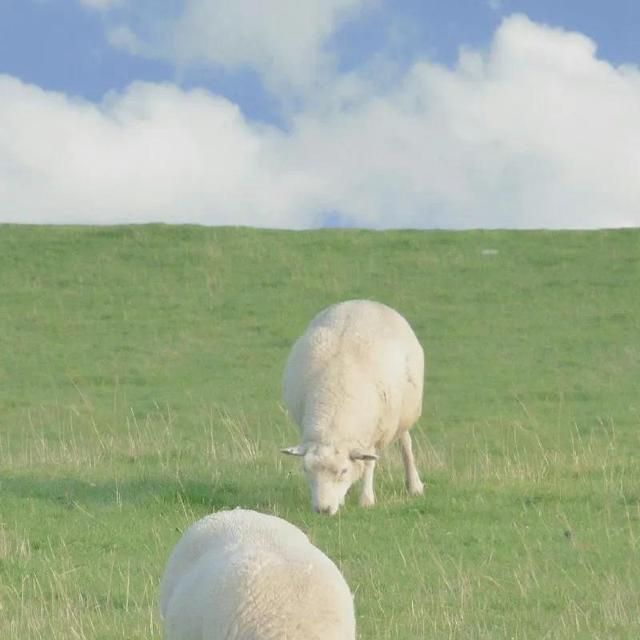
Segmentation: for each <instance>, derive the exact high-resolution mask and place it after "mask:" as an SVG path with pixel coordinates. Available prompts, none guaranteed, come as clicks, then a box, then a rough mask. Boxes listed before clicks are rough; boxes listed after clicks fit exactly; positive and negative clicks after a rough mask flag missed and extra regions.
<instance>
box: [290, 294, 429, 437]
mask: <svg viewBox="0 0 640 640" xmlns="http://www.w3.org/2000/svg"><path fill="white" fill-rule="evenodd" d="M423 377H424V354H423V351H422V347H421V346H420V343H419V342H418V340H417V338H416V336H415V334H414V332H413V330H412V329H411V327H410V325H409V323H408V322H407V321H406V320H405V319H404V318H403V317H402V316H401V315H400V314H399V313H398V312H397V311H395V310H393V309H391V308H390V307H388V306H386V305H384V304H381V303H378V302H373V301H371V300H350V301H347V302H342V303H340V304H336V305H333V306H331V307H329V308H328V309H325V310H324V311H322V312H321V313H319V314H318V315H317V316H316V317H315V318H314V319H313V320H312V321H311V323H310V324H309V327H308V328H307V330H306V332H305V333H304V335H303V336H302V337H300V338H299V339H298V340H297V341H296V343H295V344H294V346H293V349H292V350H291V354H290V356H289V359H288V361H287V365H286V367H285V374H284V381H283V383H284V400H285V404H286V405H287V407H288V408H289V411H290V412H291V414H292V416H293V419H294V420H295V421H296V422H297V423H298V425H299V426H300V427H301V430H302V436H303V441H309V440H311V441H315V442H322V443H335V442H336V440H342V441H347V442H349V441H355V442H360V443H361V444H362V445H363V446H370V445H374V446H376V447H384V446H386V445H387V444H389V442H391V440H393V439H394V438H396V437H397V436H399V435H400V433H402V432H403V431H405V430H407V429H409V428H410V427H411V426H412V425H413V424H414V423H415V422H416V420H417V419H418V418H419V417H420V414H421V411H422V390H423Z"/></svg>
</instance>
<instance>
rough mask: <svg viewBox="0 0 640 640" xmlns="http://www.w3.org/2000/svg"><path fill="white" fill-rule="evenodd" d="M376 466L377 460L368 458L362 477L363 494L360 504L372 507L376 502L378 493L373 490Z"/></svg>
mask: <svg viewBox="0 0 640 640" xmlns="http://www.w3.org/2000/svg"><path fill="white" fill-rule="evenodd" d="M375 468H376V461H375V460H366V461H365V463H364V475H363V477H362V495H361V496H360V505H361V506H363V507H372V506H373V505H374V504H375V503H376V494H375V493H374V492H373V471H374V469H375Z"/></svg>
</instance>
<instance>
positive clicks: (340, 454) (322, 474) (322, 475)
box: [283, 445, 377, 515]
mask: <svg viewBox="0 0 640 640" xmlns="http://www.w3.org/2000/svg"><path fill="white" fill-rule="evenodd" d="M283 452H284V453H288V454H291V455H299V456H303V465H304V472H305V474H306V476H307V480H308V482H309V488H310V490H311V506H312V507H313V510H314V511H316V512H319V513H328V514H329V515H335V514H336V513H337V512H338V509H339V508H340V507H341V506H342V505H343V504H344V499H345V496H346V495H347V491H349V488H350V487H351V485H352V484H353V483H354V482H357V481H358V480H359V479H360V477H361V476H362V472H363V470H364V460H367V459H375V458H376V457H377V456H375V455H373V454H363V453H359V452H354V451H352V450H349V449H347V448H340V447H332V446H327V445H311V446H310V447H308V448H305V447H291V448H290V449H283Z"/></svg>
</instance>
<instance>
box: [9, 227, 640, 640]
mask: <svg viewBox="0 0 640 640" xmlns="http://www.w3.org/2000/svg"><path fill="white" fill-rule="evenodd" d="M486 248H491V249H496V250H498V253H497V255H483V254H482V250H483V249H486ZM639 249H640V233H638V232H636V231H620V232H598V233H513V232H470V233H445V232H389V233H372V232H362V231H317V232H309V233H287V232H270V231H256V230H248V229H201V228H190V227H138V228H106V229H77V228H76V229H72V228H38V227H12V226H4V227H0V289H1V291H2V297H1V298H0V327H2V331H1V332H0V637H2V638H16V639H20V640H22V639H26V638H43V639H44V638H47V639H52V638H60V639H62V638H65V639H66V638H104V639H106V638H128V639H133V638H150V637H157V636H158V635H159V620H158V615H157V610H156V592H157V585H158V582H159V579H160V576H161V572H162V568H163V565H164V562H165V559H166V556H167V554H168V552H169V550H170V549H171V547H172V545H173V544H174V543H175V541H176V540H177V538H178V537H179V531H180V530H182V529H183V528H184V527H185V526H186V525H187V524H189V523H190V522H192V521H193V520H194V519H196V518H198V517H200V516H201V515H203V514H205V513H208V512H210V511H212V510H215V509H220V508H224V507H232V506H235V505H242V506H245V507H253V508H258V509H262V510H265V511H269V512H273V513H276V514H278V515H282V516H284V517H286V518H288V519H290V520H291V521H293V522H294V523H296V524H298V525H300V526H302V527H303V528H305V529H306V530H307V531H308V532H309V534H310V536H311V537H312V539H313V540H314V541H315V542H316V544H317V545H318V546H320V547H321V548H322V549H324V550H325V551H326V552H327V553H328V554H329V555H330V556H331V557H332V558H333V559H334V560H335V561H336V562H337V563H338V564H339V565H340V566H341V568H342V570H343V572H344V573H345V575H346V577H347V580H348V581H349V583H350V585H351V587H352V589H353V590H354V591H355V592H356V605H357V610H358V621H359V628H360V635H361V637H362V638H377V639H386V638H389V639H391V638H397V639H399V640H407V639H411V638H426V637H437V638H469V639H471V638H474V639H475V638H520V639H522V638H542V637H545V638H573V637H581V638H598V637H600V638H609V637H616V638H637V637H638V635H639V632H640V628H639V623H638V620H639V619H640V603H639V602H638V598H637V594H638V592H639V590H640V562H639V559H638V544H639V538H640V490H639V486H640V484H639V483H640V472H639V468H638V464H637V451H638V447H639V445H640V430H639V428H638V427H639V426H640V425H639V423H640V400H639V395H638V380H639V379H640V375H639V374H640V341H639V335H640V334H639V331H638V327H639V325H638V317H639V313H638V312H639V305H640V303H639V297H638V282H640V261H639V257H640V251H639ZM356 297H365V298H374V299H377V300H381V301H384V302H386V303H388V304H390V305H392V306H394V307H396V308H397V309H398V310H399V311H400V312H401V313H403V314H404V315H405V316H406V317H407V318H408V319H409V321H410V322H411V323H412V325H413V326H414V328H415V330H416V333H417V334H418V337H419V338H420V339H421V341H422V343H423V345H424V346H425V351H426V354H427V359H428V373H427V385H426V393H427V395H426V401H425V413H424V417H423V418H422V420H421V422H420V424H419V425H418V427H417V429H416V430H415V431H414V433H415V440H416V446H417V452H418V456H419V465H420V467H421V468H422V470H423V475H424V477H425V480H426V481H427V482H428V484H429V490H428V492H427V494H426V495H425V497H424V498H420V499H408V498H406V497H405V495H404V493H403V478H402V470H401V464H400V460H399V454H398V452H397V451H396V450H395V448H394V449H392V450H390V451H388V452H387V454H386V455H385V456H384V459H383V462H382V464H381V467H380V469H379V472H378V476H377V492H378V499H379V504H378V506H377V507H376V509H374V510H370V511H365V510H362V509H360V508H359V507H358V506H357V504H356V502H357V500H356V495H355V494H356V493H357V492H354V496H352V497H351V498H350V501H349V503H348V505H347V508H346V509H345V510H344V511H343V512H342V514H341V515H340V516H339V517H338V518H335V519H328V518H323V517H321V516H316V515H314V514H312V513H311V512H310V508H309V497H308V494H307V490H306V487H305V485H304V479H303V477H302V474H301V471H300V468H299V465H297V464H296V463H295V461H294V460H292V459H289V458H286V459H285V458H284V457H281V456H279V455H278V453H277V449H278V448H279V447H280V446H283V445H290V444H294V443H295V442H296V440H297V439H296V432H295V429H294V428H293V427H292V426H291V425H290V424H288V423H287V421H286V419H285V417H284V415H283V412H282V409H281V407H280V405H279V399H280V376H281V371H282V368H283V364H284V360H285V358H286V355H287V352H288V349H289V347H290V346H291V344H292V342H293V340H294V339H295V338H296V337H297V336H298V335H299V334H300V333H301V332H302V331H303V329H304V327H305V326H306V324H307V322H308V321H309V320H310V318H311V317H312V316H313V315H314V314H315V313H316V312H317V311H318V310H320V309H321V308H323V307H325V306H326V305H328V304H330V303H332V302H335V301H338V300H343V299H348V298H356Z"/></svg>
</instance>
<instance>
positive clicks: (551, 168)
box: [0, 0, 640, 228]
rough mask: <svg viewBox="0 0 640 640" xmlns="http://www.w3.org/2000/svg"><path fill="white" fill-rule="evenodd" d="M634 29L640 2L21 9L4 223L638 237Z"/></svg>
mask: <svg viewBox="0 0 640 640" xmlns="http://www.w3.org/2000/svg"><path fill="white" fill-rule="evenodd" d="M257 7H261V9H260V10H258V9H257ZM261 11H262V13H260V12H261ZM258 14H260V15H258ZM638 24H640V3H637V2H633V1H632V0H626V1H622V0H614V1H611V2H607V3H603V2H595V1H578V0H566V1H564V2H557V1H556V2H553V1H551V0H529V1H516V0H513V1H509V0H503V1H501V2H499V1H498V0H492V1H489V0H486V1H485V0H451V1H448V2H442V1H434V0H423V1H418V0H395V1H393V2H392V1H391V0H387V1H386V2H385V1H383V0H299V1H298V2H292V1H291V0H264V1H263V2H260V3H258V2H256V1H255V0H253V1H252V0H236V2H233V1H232V0H183V1H180V0H156V1H152V0H137V1H134V0H4V2H2V3H1V4H0V78H1V79H2V80H3V82H2V83H0V118H2V119H3V120H4V121H5V122H4V125H5V134H0V221H2V220H4V221H17V222H52V223H57V222H84V223H99V224H105V223H111V222H146V221H155V220H162V221H167V222H198V223H203V224H234V223H237V224H251V225H256V226H278V227H294V228H304V227H309V226H321V225H323V224H332V223H335V221H338V220H339V221H340V222H341V223H344V224H352V225H357V226H367V227H375V228H384V227H393V226H410V227H434V226H437V227H451V228H465V227H496V226H497V227H516V228H517V227H562V228H564V227H567V228H576V227H578V228H582V227H585V228H591V227H602V226H636V225H638V224H639V223H640V202H639V199H640V192H639V191H638V187H637V183H638V182H640V176H638V175H637V169H638V164H636V162H637V161H639V160H640V158H639V156H638V152H637V150H636V141H637V137H636V136H637V132H638V130H639V129H640V119H639V118H638V116H637V115H636V113H640V74H639V72H638V65H639V64H640V39H639V38H637V25H638ZM221 25H224V27H222V26H221ZM596 47H597V50H596ZM461 51H462V52H464V53H463V54H461ZM461 55H462V58H461ZM541 96H542V97H543V99H542V100H541ZM476 101H477V109H474V108H473V105H474V104H476ZM3 105H4V106H3ZM545 108H548V109H549V114H548V117H547V114H544V113H540V111H541V110H544V109H545ZM74 122H77V123H78V125H77V127H76V126H75V125H74ZM2 124H3V123H2V121H0V126H2ZM7 129H8V130H9V131H8V132H7ZM625 131H627V132H629V135H625ZM61 132H65V135H62V133H61ZM550 132H552V133H553V135H551V134H550ZM52 148H55V149H56V151H57V153H53V152H52V151H51V149H52ZM60 157H68V162H67V163H66V164H65V163H63V166H64V167H65V168H66V169H67V172H66V173H63V172H62V169H61V168H60V162H59V159H60ZM608 158H609V159H610V158H615V161H614V162H613V164H612V162H611V161H610V160H609V159H608ZM158 183H160V184H161V185H162V186H161V188H156V186H155V185H157V184H158ZM247 185H252V186H251V187H250V188H249V187H248V186H247ZM114 194H117V197H116V195H114ZM3 200H4V203H5V204H4V206H3V205H2V202H3Z"/></svg>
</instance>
